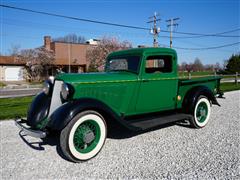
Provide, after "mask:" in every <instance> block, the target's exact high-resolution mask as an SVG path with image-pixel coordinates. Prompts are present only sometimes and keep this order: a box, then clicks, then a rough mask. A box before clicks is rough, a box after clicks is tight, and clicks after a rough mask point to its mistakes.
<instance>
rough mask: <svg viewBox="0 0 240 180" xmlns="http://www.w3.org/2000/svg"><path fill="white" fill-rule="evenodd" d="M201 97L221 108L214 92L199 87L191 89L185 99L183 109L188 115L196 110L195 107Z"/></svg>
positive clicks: (204, 87)
mask: <svg viewBox="0 0 240 180" xmlns="http://www.w3.org/2000/svg"><path fill="white" fill-rule="evenodd" d="M200 95H204V96H206V97H207V98H208V99H209V100H210V101H211V102H212V104H215V105H218V106H220V104H219V103H218V102H217V99H216V97H215V96H214V94H213V92H212V91H211V90H210V89H209V88H208V87H206V86H197V87H194V88H192V89H190V90H189V91H188V92H187V94H186V96H185V97H184V100H183V108H184V110H185V111H186V112H187V113H190V112H191V111H192V110H193V109H194V106H195V104H196V103H197V100H198V97H199V96H200Z"/></svg>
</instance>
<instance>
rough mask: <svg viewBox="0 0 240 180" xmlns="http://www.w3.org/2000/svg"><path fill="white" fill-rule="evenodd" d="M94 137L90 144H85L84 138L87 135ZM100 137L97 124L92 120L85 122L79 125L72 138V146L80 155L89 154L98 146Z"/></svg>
mask: <svg viewBox="0 0 240 180" xmlns="http://www.w3.org/2000/svg"><path fill="white" fill-rule="evenodd" d="M89 133H90V134H91V135H94V136H92V140H91V142H86V140H84V137H86V136H87V134H89ZM100 136H101V131H100V127H99V125H98V123H97V122H96V121H94V120H87V121H84V122H83V123H82V124H80V125H79V126H78V127H77V129H76V131H75V133H74V136H73V144H74V147H75V148H76V150H77V151H78V152H80V153H89V152H91V151H92V150H93V149H94V148H95V147H96V146H97V144H98V142H99V140H100Z"/></svg>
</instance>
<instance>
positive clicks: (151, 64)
mask: <svg viewBox="0 0 240 180" xmlns="http://www.w3.org/2000/svg"><path fill="white" fill-rule="evenodd" d="M145 72H146V73H170V72H172V56H168V55H162V56H148V57H147V61H146V67H145Z"/></svg>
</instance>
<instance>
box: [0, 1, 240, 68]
mask: <svg viewBox="0 0 240 180" xmlns="http://www.w3.org/2000/svg"><path fill="white" fill-rule="evenodd" d="M0 4H4V5H10V6H16V7H21V8H27V9H32V10H37V11H46V12H50V13H55V14H61V15H67V16H74V17H78V18H85V19H91V20H97V21H104V22H110V23H117V24H124V25H131V26H139V27H145V28H151V27H152V24H149V23H147V21H149V17H150V16H153V15H154V12H157V13H159V18H161V21H160V22H158V27H160V29H161V30H163V31H164V30H168V28H167V23H166V20H167V19H169V18H175V17H179V18H180V19H179V20H178V21H177V22H178V26H177V27H176V28H175V29H174V32H173V47H176V51H177V53H178V59H179V63H182V62H187V63H190V62H193V61H194V60H195V58H199V59H200V60H201V61H202V62H203V63H204V64H215V63H217V62H219V63H221V64H222V63H223V61H224V60H226V59H228V58H229V57H230V56H231V55H232V54H236V53H238V52H240V44H237V45H235V46H230V47H224V48H219V49H212V50H183V49H178V48H177V47H182V48H205V47H215V46H221V45H225V44H232V43H235V42H240V0H158V1H157V0H145V1H144V0H132V1H131V0H122V1H121V0H118V1H114V0H104V1H101V0H99V1H97V0H49V1H47V0H15V1H13V0H0ZM234 29H238V30H237V31H235V32H231V33H227V34H224V35H229V36H230V35H232V36H238V37H209V36H207V37H194V38H193V35H181V34H177V32H191V33H200V34H214V33H221V32H225V31H230V30H234ZM69 33H75V34H77V35H80V36H84V37H85V38H86V39H91V38H97V39H101V38H102V37H116V38H118V39H119V40H120V41H124V40H127V41H129V42H131V43H132V44H133V46H134V47H137V46H138V45H146V46H152V44H153V36H152V34H151V33H150V31H148V30H137V29H129V28H121V27H113V26H107V25H100V24H93V23H87V22H82V21H74V20H69V19H64V18H59V17H51V16H46V15H41V14H34V13H30V12H23V11H18V10H13V9H6V8H3V7H0V35H1V39H0V46H1V47H0V53H1V54H4V55H7V54H8V53H9V52H10V51H9V50H10V49H11V48H12V47H13V46H20V48H21V49H26V48H36V47H39V46H42V45H43V37H44V36H46V35H49V36H51V37H52V38H56V37H60V36H64V35H67V34H69ZM162 36H169V33H168V32H160V33H159V37H158V42H159V44H160V46H162V47H164V46H165V47H167V46H169V38H168V37H162ZM174 37H175V38H174ZM177 37H182V38H177ZM186 37H187V38H186Z"/></svg>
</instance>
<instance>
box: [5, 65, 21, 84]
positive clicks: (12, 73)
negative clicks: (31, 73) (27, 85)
mask: <svg viewBox="0 0 240 180" xmlns="http://www.w3.org/2000/svg"><path fill="white" fill-rule="evenodd" d="M22 71H23V70H22V67H7V68H6V70H5V81H19V80H23V72H22Z"/></svg>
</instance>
